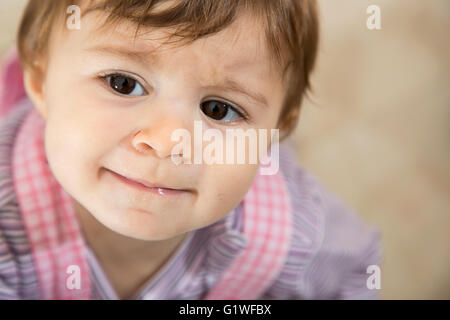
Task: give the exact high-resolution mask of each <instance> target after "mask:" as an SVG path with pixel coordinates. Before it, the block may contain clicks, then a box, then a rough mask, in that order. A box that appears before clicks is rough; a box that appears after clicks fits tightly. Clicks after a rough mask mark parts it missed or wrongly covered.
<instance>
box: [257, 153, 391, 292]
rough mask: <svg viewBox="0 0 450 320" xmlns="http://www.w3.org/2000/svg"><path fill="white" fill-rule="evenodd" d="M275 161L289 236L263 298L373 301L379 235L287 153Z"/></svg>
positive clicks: (379, 262) (379, 260)
mask: <svg viewBox="0 0 450 320" xmlns="http://www.w3.org/2000/svg"><path fill="white" fill-rule="evenodd" d="M280 155H281V156H280V168H281V171H282V173H283V175H284V177H285V179H286V185H287V187H288V190H289V193H290V196H291V204H292V208H293V212H292V221H293V235H292V238H291V243H290V249H289V252H288V255H287V258H286V261H285V264H284V266H283V268H282V270H281V271H280V273H279V276H278V278H277V279H276V280H275V282H274V283H273V284H272V285H271V286H270V287H269V289H268V290H267V291H266V292H265V294H264V295H263V296H262V298H263V299H375V298H378V296H379V291H380V290H379V289H377V288H379V287H378V286H377V284H378V283H379V282H378V281H377V280H381V279H380V272H379V271H380V270H381V263H382V257H383V250H382V244H381V234H380V231H379V230H378V229H377V228H376V227H374V226H371V225H368V224H366V223H365V222H364V221H363V220H362V219H361V218H360V217H359V216H358V214H357V213H356V212H354V211H353V210H352V209H350V208H349V207H347V206H346V205H345V204H344V203H343V202H342V201H341V200H340V199H339V198H337V197H336V196H335V195H333V194H332V193H331V192H329V191H328V190H327V189H326V187H324V186H323V184H322V183H321V182H320V181H318V179H317V178H316V177H315V176H314V175H312V174H311V173H309V172H308V171H307V170H305V169H304V168H302V167H301V166H300V165H299V164H298V163H297V162H296V160H295V156H294V155H293V153H292V151H289V152H287V153H286V151H285V152H284V153H283V154H282V153H281V152H280ZM368 272H370V273H368ZM376 277H379V278H378V279H376Z"/></svg>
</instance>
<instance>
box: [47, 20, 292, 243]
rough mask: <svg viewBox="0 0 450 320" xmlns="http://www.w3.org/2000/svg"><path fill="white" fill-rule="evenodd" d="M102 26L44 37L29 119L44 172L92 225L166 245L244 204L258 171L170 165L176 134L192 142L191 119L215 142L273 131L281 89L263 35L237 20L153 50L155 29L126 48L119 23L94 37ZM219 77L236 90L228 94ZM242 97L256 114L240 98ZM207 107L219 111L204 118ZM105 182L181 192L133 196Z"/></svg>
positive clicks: (87, 23) (129, 39)
mask: <svg viewBox="0 0 450 320" xmlns="http://www.w3.org/2000/svg"><path fill="white" fill-rule="evenodd" d="M103 17H104V16H103V15H102V14H101V13H99V12H92V13H90V14H88V15H87V16H86V17H85V18H83V20H82V24H81V30H73V31H70V30H64V31H62V30H59V31H58V30H55V33H54V34H53V36H52V39H51V42H50V47H49V50H50V51H49V59H48V69H47V72H46V76H45V82H44V90H43V93H44V94H43V103H42V105H41V106H39V107H38V109H39V111H40V112H41V114H42V116H43V117H44V118H45V120H46V133H45V145H46V153H47V157H48V162H49V165H50V167H51V169H52V172H53V173H54V175H55V177H56V179H57V180H58V182H59V183H60V184H61V185H62V186H63V188H64V189H65V190H66V191H67V192H68V193H69V194H70V195H71V196H72V197H73V198H74V199H75V201H76V202H77V203H78V204H81V206H83V207H84V208H85V209H86V210H88V211H89V212H90V213H91V214H92V215H93V216H94V217H95V218H96V219H97V220H98V221H100V222H101V223H102V224H104V225H105V226H106V227H108V228H110V229H111V230H114V231H115V232H118V233H120V234H123V235H126V236H129V237H133V238H136V239H143V240H163V239H169V238H172V237H174V236H177V235H180V234H182V233H185V232H187V231H190V230H194V229H198V228H202V227H205V226H207V225H210V224H212V223H214V222H216V221H218V220H219V219H221V218H223V217H224V216H226V215H227V214H228V213H229V212H230V211H231V210H232V209H233V208H235V207H236V206H237V205H238V204H239V202H240V201H241V200H242V199H243V198H244V196H245V194H246V193H247V191H248V190H249V188H250V186H251V184H252V181H253V179H254V177H255V175H256V173H257V170H258V164H249V163H248V160H246V162H247V164H206V163H205V161H203V163H202V164H194V163H193V164H180V165H176V164H175V163H174V162H173V160H172V157H171V150H172V149H173V147H174V146H175V145H176V144H178V143H179V142H176V141H172V139H171V134H172V132H173V131H174V130H176V129H180V128H182V129H186V130H188V131H189V132H190V133H191V136H192V138H194V121H201V123H202V128H203V130H207V129H211V128H214V129H218V130H219V131H220V132H222V133H223V135H224V137H225V131H226V129H232V128H233V129H237V128H241V129H244V130H247V129H267V130H270V129H273V128H276V124H277V120H278V115H279V113H280V109H281V105H282V99H283V95H284V88H283V86H282V83H281V79H280V76H279V74H278V72H277V71H276V69H275V67H271V60H270V57H269V52H268V51H267V49H266V46H265V42H264V32H263V31H262V30H261V29H260V26H259V25H257V24H255V23H253V22H251V21H252V20H250V19H249V18H248V17H247V16H245V15H241V16H240V17H239V19H238V20H236V22H235V23H234V24H233V25H232V26H230V27H228V28H227V29H225V30H223V31H222V32H220V33H218V34H215V35H213V36H210V37H207V38H202V39H200V40H197V41H195V42H193V43H192V44H189V45H184V46H174V45H164V46H161V47H158V45H159V44H161V43H162V41H161V40H158V38H159V39H163V38H161V36H162V35H166V33H162V32H163V31H162V30H153V31H152V32H147V33H145V34H141V35H140V36H139V37H138V38H137V39H136V41H133V35H134V31H135V28H134V27H132V26H131V25H128V24H127V23H125V22H123V23H121V24H119V25H118V26H117V27H115V28H112V27H111V28H110V29H109V31H102V33H99V32H98V30H97V29H98V28H99V26H100V25H101V23H102V21H103ZM147 31H148V30H147ZM127 52H128V53H127ZM131 52H135V53H131ZM138 53H146V56H143V55H140V54H138ZM149 53H153V55H150V54H149ZM226 78H230V79H234V81H235V82H236V83H240V84H241V86H239V87H238V88H237V89H240V90H231V89H227V88H226V86H225V85H224V84H223V83H224V82H225V79H226ZM244 87H245V88H244ZM247 88H248V89H249V90H250V91H252V92H255V93H259V94H260V95H261V96H262V97H264V98H265V100H266V104H264V103H263V102H262V101H258V100H255V99H253V98H251V97H249V96H247V95H245V94H244V93H242V92H240V91H247ZM208 101H210V103H209V104H207V103H205V102H208ZM217 101H218V102H219V104H220V102H225V103H226V106H227V108H225V109H219V110H217V109H214V106H215V105H217ZM202 106H203V107H202ZM205 106H206V107H205ZM208 106H209V109H208V108H207V107H208ZM233 108H234V109H233ZM241 114H246V115H247V116H248V118H249V119H248V122H247V121H245V120H244V119H243V118H242V116H241ZM207 145H208V144H207V143H204V144H203V148H206V146H207ZM247 151H248V150H247ZM246 159H248V157H246ZM114 173H116V174H120V175H122V176H126V177H128V178H135V179H141V180H145V181H147V182H150V183H154V184H163V185H164V186H166V187H167V188H172V189H179V190H185V191H179V192H168V191H167V190H163V189H160V190H159V191H160V192H161V193H162V194H159V193H158V190H157V189H139V188H136V187H134V186H131V185H129V184H127V183H125V182H123V181H122V180H121V179H119V177H118V176H117V175H116V174H114ZM152 190H153V191H152Z"/></svg>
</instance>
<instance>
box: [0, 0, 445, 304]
mask: <svg viewBox="0 0 450 320" xmlns="http://www.w3.org/2000/svg"><path fill="white" fill-rule="evenodd" d="M55 1H56V0H55ZM319 2H320V4H321V9H322V11H321V18H322V36H323V38H322V47H321V50H320V57H319V64H318V67H317V69H316V72H315V74H314V77H313V83H314V90H315V91H314V94H313V95H312V96H311V99H310V100H309V101H306V103H305V104H304V106H303V110H302V116H301V122H300V125H299V127H298V130H297V131H296V133H295V136H293V138H292V139H291V143H293V144H294V145H295V146H296V148H297V150H298V157H299V161H300V162H301V163H302V164H303V165H304V166H305V167H307V168H309V169H310V170H311V171H312V172H313V173H314V174H315V175H317V176H318V177H319V178H320V179H321V180H322V181H323V182H324V184H325V185H326V186H327V187H328V188H329V189H330V190H332V191H333V192H335V193H336V194H338V195H339V196H340V197H341V198H342V199H343V200H344V201H345V202H346V203H347V204H348V205H349V206H350V207H352V208H354V209H355V210H356V211H357V212H358V213H360V215H361V217H362V218H363V219H364V220H366V221H368V222H370V223H372V224H374V225H377V226H378V227H380V229H381V230H382V234H383V241H384V245H385V251H386V255H385V262H384V264H383V265H382V266H381V268H382V289H381V298H384V299H416V298H422V299H433V298H437V299H449V298H450V275H449V272H450V90H449V89H450V87H449V86H450V59H449V58H450V42H449V40H448V39H449V30H450V19H449V13H450V1H448V0H430V1H425V0H396V1H390V0H371V1H366V0H339V1H335V0H322V1H319ZM24 3H25V1H24V0H1V2H0V27H1V28H0V53H2V52H4V50H5V49H6V48H7V47H8V46H9V45H11V43H12V41H13V40H14V35H15V31H16V26H17V22H18V19H19V16H20V12H21V10H20V9H21V7H22V6H23V4H24ZM370 4H376V5H379V6H380V8H381V18H382V29H381V30H376V31H370V30H368V29H367V27H366V19H367V17H368V15H367V14H366V8H367V7H368V6H369V5H370Z"/></svg>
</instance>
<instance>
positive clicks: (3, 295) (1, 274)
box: [0, 230, 19, 300]
mask: <svg viewBox="0 0 450 320" xmlns="http://www.w3.org/2000/svg"><path fill="white" fill-rule="evenodd" d="M15 271H16V268H15V264H14V260H13V258H12V256H11V253H10V250H9V248H8V244H7V242H6V239H5V237H4V234H3V232H2V231H1V230H0V300H14V299H19V296H18V293H17V290H16V288H14V284H13V283H11V280H12V278H13V277H14V276H15V274H16V272H15ZM11 274H12V276H11Z"/></svg>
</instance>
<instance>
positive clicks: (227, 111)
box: [200, 100, 245, 122]
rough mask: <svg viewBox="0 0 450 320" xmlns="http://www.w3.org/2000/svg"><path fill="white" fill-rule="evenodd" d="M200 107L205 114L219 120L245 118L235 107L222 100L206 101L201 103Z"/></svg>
mask: <svg viewBox="0 0 450 320" xmlns="http://www.w3.org/2000/svg"><path fill="white" fill-rule="evenodd" d="M200 108H201V109H202V111H203V113H204V114H205V115H207V116H208V117H210V118H212V119H214V120H217V121H224V122H230V121H233V120H236V119H239V118H245V116H244V115H243V114H241V113H240V112H239V111H236V109H235V108H233V107H231V106H229V105H228V104H226V103H224V102H221V101H216V100H210V101H205V102H203V103H202V104H201V105H200Z"/></svg>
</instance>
